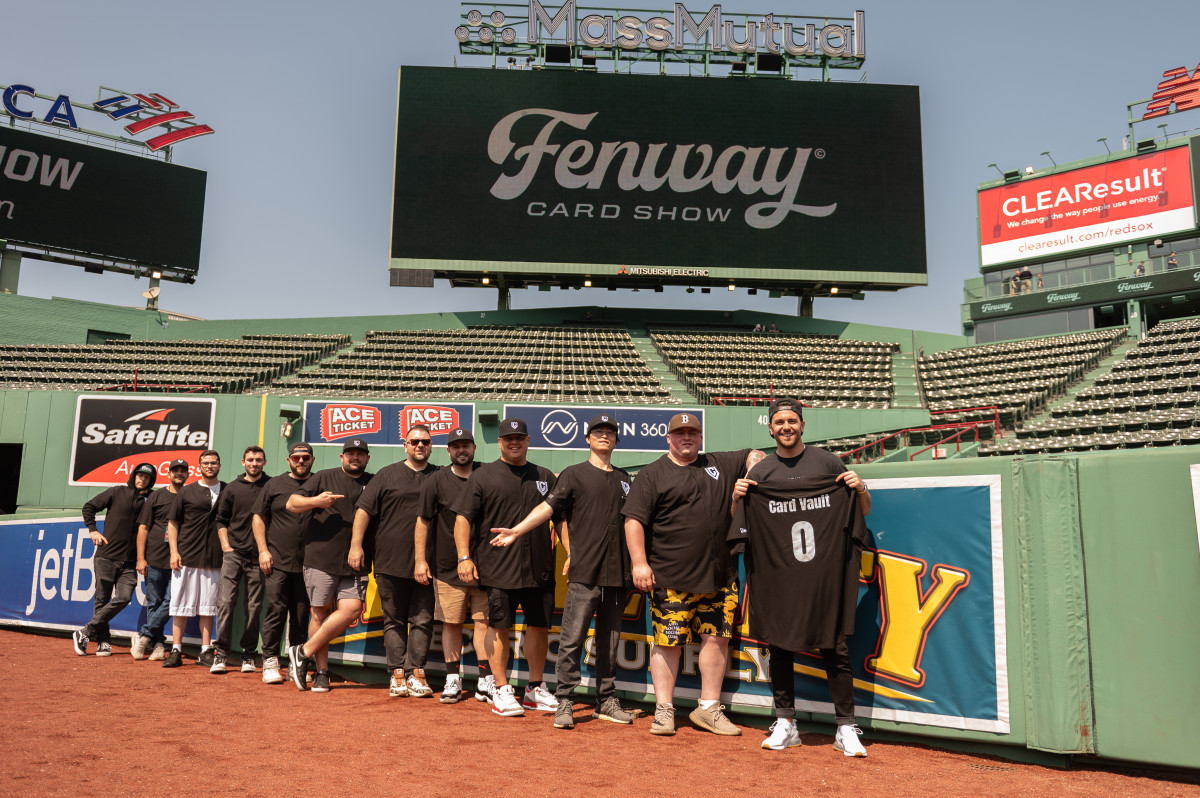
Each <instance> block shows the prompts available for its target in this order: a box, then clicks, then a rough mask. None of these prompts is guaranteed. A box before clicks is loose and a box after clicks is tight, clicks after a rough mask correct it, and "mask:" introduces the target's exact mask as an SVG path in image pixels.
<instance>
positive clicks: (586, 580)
mask: <svg viewBox="0 0 1200 798" xmlns="http://www.w3.org/2000/svg"><path fill="white" fill-rule="evenodd" d="M630 481H631V480H630V478H629V473H628V472H626V471H624V470H622V469H620V468H616V467H614V468H613V469H612V470H611V471H605V470H604V469H602V468H597V467H596V466H594V465H592V464H591V463H590V462H587V461H585V462H582V463H576V464H575V465H573V466H568V467H566V468H564V469H563V471H562V473H561V474H559V475H558V482H557V483H555V485H554V490H552V491H550V493H549V494H548V495H547V496H546V504H548V505H550V507H551V508H553V510H554V512H555V514H556V515H561V516H562V517H563V519H564V520H565V521H566V522H567V535H568V541H569V542H570V544H571V568H570V570H569V571H567V578H568V579H569V580H570V581H572V582H580V583H582V584H586V585H599V586H602V587H622V586H623V585H624V584H625V577H626V576H627V575H628V573H629V566H628V562H629V555H628V554H627V553H626V551H625V531H624V524H623V522H622V520H621V508H622V507H623V506H624V505H625V497H626V496H628V495H629V483H630Z"/></svg>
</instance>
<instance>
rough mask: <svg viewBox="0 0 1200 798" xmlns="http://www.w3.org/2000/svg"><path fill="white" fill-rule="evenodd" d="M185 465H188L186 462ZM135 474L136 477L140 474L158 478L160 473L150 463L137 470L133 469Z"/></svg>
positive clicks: (140, 466) (143, 464)
mask: <svg viewBox="0 0 1200 798" xmlns="http://www.w3.org/2000/svg"><path fill="white" fill-rule="evenodd" d="M184 465H187V463H186V462H184ZM133 474H134V476H137V475H138V474H146V475H148V476H151V477H156V476H158V472H157V471H155V470H154V466H152V465H150V464H149V463H142V464H141V465H139V466H138V467H137V468H135V469H133Z"/></svg>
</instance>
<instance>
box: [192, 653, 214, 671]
mask: <svg viewBox="0 0 1200 798" xmlns="http://www.w3.org/2000/svg"><path fill="white" fill-rule="evenodd" d="M196 664H197V665H203V666H204V667H206V668H211V667H212V665H213V650H212V649H211V648H210V649H206V650H204V651H201V652H200V656H199V657H197V658H196Z"/></svg>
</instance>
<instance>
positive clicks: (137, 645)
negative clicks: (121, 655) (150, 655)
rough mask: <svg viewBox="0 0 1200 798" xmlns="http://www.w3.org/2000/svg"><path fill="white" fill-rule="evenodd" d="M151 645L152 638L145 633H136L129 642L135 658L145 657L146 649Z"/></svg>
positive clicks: (131, 654) (130, 650)
mask: <svg viewBox="0 0 1200 798" xmlns="http://www.w3.org/2000/svg"><path fill="white" fill-rule="evenodd" d="M149 647H150V638H148V637H146V636H145V635H134V636H133V642H132V643H130V644H129V655H130V656H131V657H133V658H134V659H145V658H146V649H147V648H149Z"/></svg>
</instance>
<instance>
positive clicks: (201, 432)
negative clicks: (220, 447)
mask: <svg viewBox="0 0 1200 798" xmlns="http://www.w3.org/2000/svg"><path fill="white" fill-rule="evenodd" d="M216 411H217V403H216V400H215V399H174V398H172V399H166V398H162V397H159V398H154V399H134V398H128V399H126V398H115V397H110V396H104V397H101V396H80V397H79V401H78V403H77V404H76V406H75V435H74V439H73V442H72V445H71V464H70V484H72V485H124V484H125V483H126V482H128V481H129V474H130V472H131V471H132V469H133V468H134V467H135V466H136V465H137V464H138V463H150V464H151V465H153V466H154V467H155V468H156V469H158V473H159V475H160V477H164V478H165V477H166V475H167V464H168V463H170V462H171V461H172V460H175V459H177V458H182V459H184V460H187V461H188V463H189V464H190V465H191V469H190V471H191V477H190V479H189V481H191V480H192V479H195V478H196V474H197V473H198V470H197V466H198V465H199V461H200V453H201V452H203V451H204V450H205V449H210V448H212V434H213V429H214V426H213V424H214V420H215V417H216Z"/></svg>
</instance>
